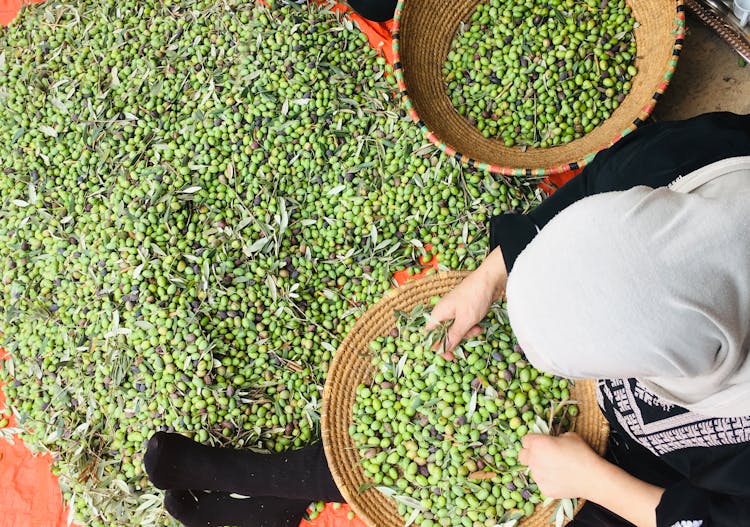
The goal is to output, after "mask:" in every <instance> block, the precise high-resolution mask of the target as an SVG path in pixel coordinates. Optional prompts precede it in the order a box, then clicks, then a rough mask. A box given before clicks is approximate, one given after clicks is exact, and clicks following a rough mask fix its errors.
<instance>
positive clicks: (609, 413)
mask: <svg viewBox="0 0 750 527" xmlns="http://www.w3.org/2000/svg"><path fill="white" fill-rule="evenodd" d="M746 155H750V115H746V116H739V115H734V114H730V113H713V114H706V115H702V116H699V117H695V118H693V119H689V120H686V121H679V122H662V123H656V124H651V125H648V126H645V127H643V128H641V129H639V130H636V131H635V132H633V133H632V134H630V135H629V136H627V137H625V138H623V139H622V140H621V141H619V142H618V143H617V144H616V145H614V146H613V147H612V148H610V149H608V150H606V151H603V152H601V153H599V154H598V155H597V157H596V158H595V159H594V161H593V162H592V163H591V164H590V165H589V166H588V167H586V168H585V169H584V170H583V171H582V172H581V173H580V174H579V175H578V176H576V177H575V178H573V179H572V180H571V181H569V182H568V183H566V184H565V185H563V186H562V187H561V188H560V189H559V190H558V191H557V192H555V193H554V194H553V195H552V196H550V197H549V198H548V199H546V200H545V201H544V202H543V203H542V204H541V205H539V206H538V207H537V208H535V209H534V210H532V211H531V212H529V213H528V214H503V215H501V216H495V217H493V218H491V220H490V248H491V249H494V248H495V247H497V246H500V247H502V251H503V257H504V259H505V264H506V268H507V269H508V272H509V273H510V272H512V268H513V264H514V262H515V260H516V257H517V256H518V255H519V254H520V253H521V251H523V249H524V248H525V247H526V245H528V243H529V242H530V241H531V240H532V239H533V238H534V236H536V234H537V232H539V230H541V229H542V228H544V226H545V225H546V224H547V222H549V221H550V220H551V219H552V218H553V217H554V216H555V215H556V214H557V213H559V212H560V211H561V210H563V209H565V208H566V207H567V206H569V205H571V204H572V203H575V202H576V201H578V200H579V199H583V198H585V197H586V196H591V195H593V194H598V193H601V192H610V191H616V190H627V189H629V188H632V187H634V186H638V185H646V186H649V187H652V188H656V187H661V186H666V185H668V184H669V183H671V182H672V181H674V180H675V179H677V178H678V177H680V176H683V175H685V174H688V173H690V172H692V171H694V170H696V169H698V168H700V167H702V166H705V165H708V164H710V163H713V162H716V161H720V160H722V159H726V158H729V157H736V156H746ZM748 213H750V211H748ZM613 235H616V233H613ZM550 269H551V270H552V271H553V272H554V262H550ZM597 392H598V393H597V396H598V399H599V405H600V407H601V409H602V412H603V413H604V416H605V417H606V419H607V421H608V422H609V424H610V429H611V441H610V452H609V455H608V456H609V457H610V459H613V460H614V461H615V462H616V463H617V464H618V465H619V466H621V467H622V468H623V469H625V470H626V471H627V472H629V473H630V474H632V475H633V476H635V477H638V478H639V479H641V480H644V481H647V482H649V483H652V484H656V485H659V486H661V487H664V488H665V489H666V490H665V492H664V494H663V496H662V499H661V502H660V503H659V506H658V507H657V509H656V518H657V526H658V527H709V526H710V527H742V526H750V416H746V417H737V418H709V417H706V416H702V415H698V414H695V413H693V412H690V411H688V410H687V409H685V408H681V407H679V406H676V405H672V404H669V403H667V402H666V401H663V400H661V399H660V398H659V397H657V396H656V395H655V394H653V393H651V392H649V391H648V390H646V389H645V388H644V387H643V386H642V385H641V384H640V383H639V382H638V381H637V380H636V379H603V380H599V382H598V390H597Z"/></svg>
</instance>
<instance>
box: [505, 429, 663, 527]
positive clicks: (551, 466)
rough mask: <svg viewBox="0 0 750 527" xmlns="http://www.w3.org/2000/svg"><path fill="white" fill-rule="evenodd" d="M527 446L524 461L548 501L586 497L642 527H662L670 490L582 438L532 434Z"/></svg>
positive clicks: (521, 456)
mask: <svg viewBox="0 0 750 527" xmlns="http://www.w3.org/2000/svg"><path fill="white" fill-rule="evenodd" d="M522 442H523V448H522V449H521V452H519V454H518V461H520V462H521V463H523V464H524V465H527V466H528V467H529V468H530V469H531V477H533V478H534V481H536V484H537V485H539V490H540V491H541V492H542V494H544V495H545V496H547V497H548V498H584V499H586V500H590V501H593V502H594V503H598V504H599V505H601V506H602V507H604V508H605V509H608V510H610V511H612V512H614V513H615V514H618V515H620V516H622V517H623V518H625V519H626V520H628V521H629V522H630V523H632V524H634V525H637V526H638V527H656V507H657V506H658V505H659V502H660V501H661V497H662V494H664V489H663V488H661V487H657V486H655V485H651V484H650V483H646V482H645V481H641V480H639V479H638V478H636V477H634V476H631V475H630V474H628V473H627V472H625V471H624V470H623V469H621V468H620V467H618V466H616V465H613V464H612V463H610V462H609V461H607V460H606V459H604V458H603V457H600V456H599V455H597V453H596V452H594V451H593V450H592V449H591V447H589V446H588V445H587V444H586V442H585V441H584V440H583V439H581V436H579V435H578V434H576V433H573V432H568V433H567V434H563V435H561V436H558V437H552V436H546V435H540V434H528V435H526V436H525V437H524V438H523V441H522Z"/></svg>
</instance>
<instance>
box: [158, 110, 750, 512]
mask: <svg viewBox="0 0 750 527" xmlns="http://www.w3.org/2000/svg"><path fill="white" fill-rule="evenodd" d="M490 245H491V252H490V254H489V256H488V257H487V259H486V260H485V261H484V262H483V264H482V265H481V266H480V267H479V269H477V271H475V272H474V273H472V274H471V275H470V276H469V277H467V278H466V279H465V280H464V281H463V282H462V283H461V284H460V285H459V286H458V287H457V288H456V289H454V290H453V291H452V292H450V293H449V294H448V295H446V296H445V297H444V298H443V299H442V300H441V301H440V302H439V303H438V304H437V305H436V306H435V308H434V310H433V313H432V315H433V319H434V320H435V321H440V320H451V319H452V320H454V322H453V324H452V326H451V329H450V331H449V333H448V337H447V339H448V343H447V344H448V350H449V351H448V353H450V350H451V349H452V348H453V347H455V345H456V344H457V343H458V342H460V340H461V339H462V338H464V337H465V336H466V335H467V334H473V333H476V332H477V331H478V330H479V328H478V326H476V324H477V322H478V321H479V320H481V319H482V318H483V317H484V315H485V314H486V312H487V309H488V307H489V305H490V304H491V303H492V302H493V301H494V300H496V299H497V298H499V297H500V295H501V294H502V293H503V291H505V289H506V283H507V294H506V296H507V299H508V311H509V316H510V321H511V325H512V327H513V329H514V331H515V333H516V336H517V337H518V340H519V343H520V344H521V346H522V347H523V348H524V350H525V353H526V355H527V358H528V359H529V360H530V361H531V363H532V364H534V365H535V366H536V367H538V368H540V369H542V370H545V371H549V372H552V373H556V374H560V375H564V376H567V377H574V378H597V379H600V381H599V383H598V396H599V402H600V406H601V407H602V411H603V413H604V415H605V417H606V418H607V420H608V421H609V423H610V427H611V435H610V442H609V446H608V451H607V455H606V458H601V457H599V456H598V455H597V454H596V453H594V452H593V450H591V449H590V448H589V447H588V446H587V445H586V444H585V443H584V442H583V441H582V440H581V439H580V438H579V437H578V436H577V435H576V434H565V435H563V436H561V437H556V438H555V437H547V436H539V435H535V434H530V435H527V436H526V437H525V438H524V441H523V445H524V448H523V450H522V451H521V453H520V457H519V459H520V460H521V461H522V462H523V463H524V464H527V465H528V466H529V467H530V469H531V474H532V476H533V477H534V479H535V480H536V481H537V483H538V484H539V487H540V489H541V490H542V492H543V493H544V494H546V495H548V496H552V497H583V498H586V499H587V500H589V501H587V503H586V505H585V506H584V508H583V509H582V510H581V511H580V512H579V513H578V514H577V515H576V518H575V520H574V521H573V522H572V523H571V524H570V525H573V526H574V527H589V526H591V527H594V526H596V527H623V526H630V525H633V524H635V525H637V526H638V527H652V526H657V527H698V526H702V527H708V526H712V527H713V526H716V527H730V526H731V527H737V526H742V525H750V361H747V360H746V359H747V357H748V354H749V353H750V349H749V348H750V115H748V116H737V115H733V114H728V113H717V114H708V115H704V116H700V117H696V118H694V119H690V120H687V121H682V122H674V123H657V124H652V125H649V126H646V127H643V128H641V129H639V130H637V131H635V132H633V133H632V134H630V135H629V136H627V137H626V138H624V139H622V140H621V141H620V142H618V143H617V144H616V145H615V146H613V147H612V148H610V149H609V150H607V151H604V152H601V153H600V154H599V155H598V156H597V157H596V159H595V160H594V162H593V163H591V165H589V166H588V167H587V168H586V169H584V171H583V172H582V173H581V174H580V175H579V176H577V177H576V178H574V179H573V180H572V181H571V182H569V183H568V184H566V185H565V186H563V187H562V188H561V189H560V190H558V191H557V192H556V193H555V194H554V195H553V196H552V197H550V198H549V199H547V200H546V201H545V202H544V203H542V204H541V205H540V206H539V207H537V208H536V209H534V210H533V211H532V212H530V213H529V214H527V215H521V214H507V215H502V216H498V217H495V218H492V220H491V224H490ZM449 358H450V356H449ZM144 462H145V466H146V471H147V473H148V474H149V477H150V478H151V480H152V482H153V483H154V484H155V485H156V486H157V487H159V488H164V489H177V490H173V491H170V492H168V494H167V497H166V503H167V509H168V510H169V511H170V513H171V514H173V515H174V516H175V517H176V518H177V519H178V520H180V521H182V522H183V523H184V524H185V525H187V526H193V525H195V526H198V525H224V524H236V525H258V524H260V525H265V526H276V525H296V523H297V522H298V521H299V519H300V517H301V515H302V514H303V511H304V508H305V506H306V505H307V503H308V502H310V501H312V500H330V501H340V500H341V499H342V498H341V496H340V494H339V493H338V491H337V490H336V487H335V484H334V483H333V480H332V478H331V475H330V473H329V471H328V469H327V465H326V462H325V456H324V453H323V450H322V448H321V446H320V445H316V446H313V447H309V448H307V449H303V450H301V451H297V452H290V453H285V454H275V455H268V456H264V455H262V454H254V453H251V452H240V451H235V450H230V449H217V448H210V447H206V446H202V445H198V444H197V443H194V442H192V441H190V440H188V439H186V438H183V437H181V436H178V435H175V434H165V433H159V434H156V435H155V436H154V437H153V438H152V439H151V440H150V441H149V445H148V450H147V453H146V456H145V460H144ZM188 489H198V490H197V491H190V490H188ZM203 490H211V491H218V492H211V493H204V492H202V491H203ZM232 492H235V493H238V494H243V495H248V496H254V497H253V498H251V499H247V500H238V499H234V498H232V497H231V495H230V494H229V493H232ZM259 496H272V497H270V498H264V497H259Z"/></svg>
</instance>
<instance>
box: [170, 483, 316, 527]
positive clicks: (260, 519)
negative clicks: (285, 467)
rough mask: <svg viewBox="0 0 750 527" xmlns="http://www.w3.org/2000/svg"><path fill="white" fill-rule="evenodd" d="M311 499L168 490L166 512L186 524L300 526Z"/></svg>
mask: <svg viewBox="0 0 750 527" xmlns="http://www.w3.org/2000/svg"><path fill="white" fill-rule="evenodd" d="M308 505H310V502H309V501H301V500H288V499H284V498H273V497H264V498H246V499H241V498H233V497H232V496H230V495H229V493H226V492H203V491H190V490H168V491H167V493H166V495H165V496H164V506H165V507H166V509H167V512H169V514H170V515H171V516H172V517H173V518H174V519H176V520H177V521H179V522H180V523H182V524H183V525H185V527H220V526H225V525H231V526H233V527H297V526H298V525H299V522H300V520H301V519H302V516H303V515H304V513H305V510H306V509H307V507H308Z"/></svg>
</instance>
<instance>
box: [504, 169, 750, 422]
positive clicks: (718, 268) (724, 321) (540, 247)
mask: <svg viewBox="0 0 750 527" xmlns="http://www.w3.org/2000/svg"><path fill="white" fill-rule="evenodd" d="M507 299H508V312H509V317H510V322H511V325H512V327H513V329H514V331H515V333H516V336H517V338H518V341H519V344H520V345H521V347H522V348H523V349H524V351H525V353H526V356H527V357H528V359H529V360H530V361H531V363H532V364H533V365H534V366H535V367H537V368H539V369H542V370H545V371H549V372H552V373H555V374H558V375H562V376H565V377H569V378H632V377H635V378H637V379H638V380H639V381H641V382H642V383H643V384H644V385H645V386H646V387H647V388H648V389H649V390H651V391H652V392H653V393H655V394H656V395H658V396H660V397H661V398H663V399H665V400H667V401H669V402H672V403H675V404H677V405H680V406H682V407H685V408H687V409H689V410H692V411H694V412H696V413H699V414H701V415H705V416H710V417H734V416H745V415H750V360H749V359H748V354H750V157H736V158H731V159H727V160H724V161H720V162H717V163H714V164H712V165H709V166H707V167H703V168H702V169H700V170H697V171H696V172H693V173H691V174H688V175H686V176H684V177H682V178H679V179H678V180H677V181H675V182H674V183H673V184H672V185H671V186H670V187H668V188H666V187H662V188H657V189H652V188H649V187H636V188H633V189H630V190H628V191H624V192H610V193H606V194H598V195H595V196H591V197H588V198H585V199H583V200H581V201H579V202H577V203H575V204H573V205H571V206H570V207H568V208H566V209H565V210H564V211H563V212H561V213H560V214H558V215H557V216H556V217H555V218H554V219H553V220H552V221H550V222H549V223H548V224H547V225H546V226H545V227H544V228H543V229H542V230H541V232H540V233H539V234H538V235H537V236H536V238H535V239H534V240H533V241H532V242H531V243H530V244H529V245H528V247H527V248H526V249H525V250H524V251H523V252H522V253H521V254H520V256H519V257H518V259H517V260H516V263H515V266H514V268H513V270H512V272H511V273H510V276H509V277H508V284H507Z"/></svg>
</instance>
